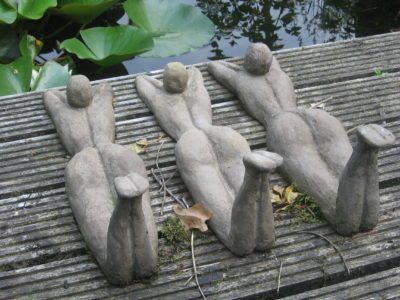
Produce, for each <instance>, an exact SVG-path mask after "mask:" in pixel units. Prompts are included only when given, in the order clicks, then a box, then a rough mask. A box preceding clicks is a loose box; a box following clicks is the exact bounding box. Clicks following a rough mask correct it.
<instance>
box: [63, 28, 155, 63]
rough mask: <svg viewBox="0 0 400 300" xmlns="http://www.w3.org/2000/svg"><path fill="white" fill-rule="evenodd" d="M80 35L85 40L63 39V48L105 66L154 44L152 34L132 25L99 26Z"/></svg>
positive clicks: (148, 48)
mask: <svg viewBox="0 0 400 300" xmlns="http://www.w3.org/2000/svg"><path fill="white" fill-rule="evenodd" d="M80 34H81V37H82V39H83V41H84V43H82V42H81V41H80V40H78V39H76V38H73V39H69V40H65V41H64V42H62V43H61V45H60V48H61V49H65V50H67V51H68V52H71V53H74V54H76V55H77V56H78V57H79V58H81V59H88V60H90V61H92V62H94V63H96V64H98V65H100V66H102V67H108V66H111V65H115V64H118V63H120V62H122V61H124V60H126V59H128V58H130V57H132V56H134V55H137V54H140V53H143V52H145V51H148V50H150V49H151V48H152V47H153V40H152V39H151V36H150V34H149V33H147V32H146V31H144V30H142V29H138V28H135V27H132V26H129V25H125V26H117V27H95V28H91V29H86V30H81V31H80Z"/></svg>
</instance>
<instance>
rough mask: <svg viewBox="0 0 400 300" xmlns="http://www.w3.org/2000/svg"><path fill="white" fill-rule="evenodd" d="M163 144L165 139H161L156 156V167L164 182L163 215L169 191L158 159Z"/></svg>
mask: <svg viewBox="0 0 400 300" xmlns="http://www.w3.org/2000/svg"><path fill="white" fill-rule="evenodd" d="M163 145H164V140H163V141H161V144H160V147H158V150H157V156H156V167H157V171H158V173H159V174H160V177H161V182H162V186H161V188H162V189H163V199H162V202H161V212H160V214H161V215H163V214H164V204H165V198H166V197H167V191H166V186H165V180H164V174H163V172H162V171H161V169H160V166H159V165H158V159H159V156H160V151H161V148H162V146H163Z"/></svg>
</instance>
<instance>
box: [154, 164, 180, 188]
mask: <svg viewBox="0 0 400 300" xmlns="http://www.w3.org/2000/svg"><path fill="white" fill-rule="evenodd" d="M176 173H178V169H176V170H175V171H174V173H172V174H171V175H170V176H169V177H168V179H167V180H165V187H167V184H168V182H169V181H170V180H171V179H172V178H174V176H175V175H176ZM162 189H163V187H160V189H159V190H158V191H159V192H161V191H162Z"/></svg>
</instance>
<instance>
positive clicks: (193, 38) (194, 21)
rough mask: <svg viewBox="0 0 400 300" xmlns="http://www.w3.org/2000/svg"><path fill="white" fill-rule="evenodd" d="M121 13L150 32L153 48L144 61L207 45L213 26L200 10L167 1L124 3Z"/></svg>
mask: <svg viewBox="0 0 400 300" xmlns="http://www.w3.org/2000/svg"><path fill="white" fill-rule="evenodd" d="M124 9H125V11H126V13H127V14H128V16H129V18H130V19H131V20H132V21H133V22H134V23H135V25H137V26H138V27H140V28H143V29H145V30H147V31H149V32H150V33H151V34H152V36H153V39H154V48H153V50H152V51H149V52H146V53H145V54H144V55H141V56H146V57H166V56H172V55H178V54H181V53H184V52H188V51H192V50H193V49H194V48H198V47H201V46H203V45H205V44H207V43H208V42H209V41H210V39H211V38H212V37H213V35H214V32H215V27H214V24H213V23H212V22H211V20H210V19H208V18H207V17H206V16H205V15H204V14H203V13H202V12H201V10H200V9H199V8H197V7H193V6H191V5H187V4H182V3H177V2H176V1H168V0H127V1H126V2H125V3H124Z"/></svg>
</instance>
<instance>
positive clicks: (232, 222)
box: [136, 63, 282, 255]
mask: <svg viewBox="0 0 400 300" xmlns="http://www.w3.org/2000/svg"><path fill="white" fill-rule="evenodd" d="M136 88H137V91H138V93H139V96H140V98H141V99H142V100H143V101H144V102H145V103H146V104H147V106H148V107H149V108H150V110H151V111H152V112H153V113H154V115H155V117H156V119H157V121H158V123H159V124H160V125H161V127H162V128H163V129H164V130H165V131H166V132H167V133H168V134H169V135H170V136H171V137H172V138H174V139H175V140H176V141H177V144H176V146H175V156H176V162H177V166H178V169H179V172H180V174H181V177H182V179H183V181H184V183H185V184H186V186H187V187H188V189H189V192H190V193H191V195H192V197H193V199H194V201H195V202H198V203H201V204H202V205H204V206H205V207H206V208H207V209H209V210H211V211H212V213H213V217H212V218H211V220H210V221H209V223H210V227H211V228H212V230H213V231H214V232H215V234H216V235H217V236H218V238H219V239H220V240H221V241H222V242H223V243H224V244H225V245H226V246H227V247H228V248H229V249H230V250H231V251H232V252H233V253H235V254H236V255H246V254H249V253H251V252H253V251H254V250H259V251H265V250H267V249H270V248H271V247H272V246H273V244H274V240H275V235H274V219H273V211H272V204H271V201H270V199H269V189H268V174H269V173H270V172H271V171H273V170H274V169H275V168H276V167H278V166H279V165H280V164H281V163H282V158H281V157H280V156H279V155H277V154H275V153H271V152H267V151H251V150H250V147H249V145H248V144H247V142H246V140H245V139H244V138H243V137H242V136H241V135H240V134H239V133H237V132H236V131H234V130H233V129H231V128H229V127H221V126H213V125H212V121H211V117H212V112H211V101H210V97H209V95H208V93H207V90H206V89H205V87H204V83H203V78H202V75H201V73H200V71H199V70H197V69H196V68H190V69H189V70H186V69H185V67H184V66H183V65H182V64H180V63H170V64H168V65H167V66H166V68H165V71H164V79H163V83H162V82H160V81H158V80H156V79H154V78H152V77H149V76H138V77H137V79H136Z"/></svg>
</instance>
